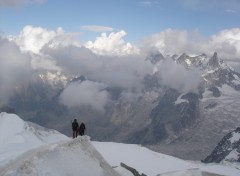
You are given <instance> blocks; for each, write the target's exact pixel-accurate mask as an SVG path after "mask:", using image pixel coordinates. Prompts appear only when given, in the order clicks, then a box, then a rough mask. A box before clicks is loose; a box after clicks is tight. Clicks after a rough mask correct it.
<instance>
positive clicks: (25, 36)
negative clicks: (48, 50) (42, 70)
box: [15, 25, 80, 54]
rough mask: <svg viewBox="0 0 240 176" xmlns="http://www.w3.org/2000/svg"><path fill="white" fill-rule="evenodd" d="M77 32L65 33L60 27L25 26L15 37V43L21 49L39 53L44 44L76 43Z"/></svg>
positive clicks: (53, 45) (52, 45) (66, 44)
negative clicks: (54, 28) (55, 28)
mask: <svg viewBox="0 0 240 176" xmlns="http://www.w3.org/2000/svg"><path fill="white" fill-rule="evenodd" d="M76 36H77V33H65V32H64V31H63V29H62V28H61V27H59V28H58V29H57V30H56V31H52V30H47V29H45V28H42V27H33V26H30V25H28V26H25V27H24V28H23V30H22V31H21V32H20V34H19V36H17V37H16V38H15V41H16V43H17V44H18V45H19V46H20V48H21V50H22V51H25V52H28V51H30V52H32V53H35V54H40V52H41V49H42V47H43V46H44V45H49V46H50V47H57V46H59V45H61V46H68V45H76V46H79V45H80V44H79V42H78V41H77V40H76V39H75V37H76Z"/></svg>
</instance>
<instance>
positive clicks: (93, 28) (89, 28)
mask: <svg viewBox="0 0 240 176" xmlns="http://www.w3.org/2000/svg"><path fill="white" fill-rule="evenodd" d="M81 29H83V30H87V31H93V32H111V31H113V28H111V27H107V26H97V25H86V26H81Z"/></svg>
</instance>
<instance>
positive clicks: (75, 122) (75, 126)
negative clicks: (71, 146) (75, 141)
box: [72, 119, 79, 138]
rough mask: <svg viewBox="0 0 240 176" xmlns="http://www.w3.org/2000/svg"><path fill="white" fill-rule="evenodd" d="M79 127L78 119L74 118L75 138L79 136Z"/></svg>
mask: <svg viewBox="0 0 240 176" xmlns="http://www.w3.org/2000/svg"><path fill="white" fill-rule="evenodd" d="M78 128H79V125H78V122H77V119H74V121H73V122H72V130H73V138H76V137H77V131H78Z"/></svg>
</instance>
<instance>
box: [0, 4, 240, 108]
mask: <svg viewBox="0 0 240 176" xmlns="http://www.w3.org/2000/svg"><path fill="white" fill-rule="evenodd" d="M239 19H240V1H239V0H118V1H117V0H0V53H4V54H1V55H0V63H1V64H0V82H1V83H2V84H1V85H0V100H1V101H0V102H7V101H8V100H9V97H11V96H12V95H13V92H14V89H16V88H17V87H18V85H19V84H20V83H23V84H27V83H28V82H29V81H30V80H31V73H32V71H34V70H37V69H43V70H47V71H49V70H50V71H57V72H64V73H68V74H71V75H84V76H86V77H87V78H88V79H89V81H88V82H85V83H84V84H76V85H71V86H69V87H68V89H66V90H65V92H64V93H63V94H62V101H63V102H65V104H67V105H69V106H73V105H77V106H81V105H83V104H86V103H87V105H89V104H90V105H92V106H94V107H95V108H96V109H98V110H100V111H101V110H102V109H104V105H105V104H107V103H108V102H109V99H110V98H109V97H110V96H109V94H108V92H107V91H106V90H105V88H106V87H118V88H121V89H123V90H125V92H124V93H123V94H122V95H124V96H126V97H136V95H138V94H139V92H141V91H142V89H143V88H144V85H143V79H144V77H145V76H146V75H149V74H153V73H154V70H156V68H154V66H153V65H152V64H151V63H150V62H146V57H147V55H149V53H152V52H156V51H157V52H160V53H162V54H163V55H164V56H172V55H175V54H176V55H181V54H183V53H187V54H189V55H200V54H202V53H205V54H206V55H207V56H208V57H211V56H212V55H213V53H214V52H217V53H218V57H219V58H221V59H223V60H224V61H226V62H227V63H229V64H231V66H232V67H233V68H235V69H236V70H238V71H240V26H239V25H240V22H239ZM157 70H158V71H159V72H160V77H161V79H162V81H164V84H167V85H168V86H170V87H174V88H176V89H179V90H180V91H181V92H182V91H184V92H186V91H193V89H194V88H196V86H197V85H198V82H199V80H200V76H201V75H200V73H195V72H193V73H189V72H186V71H185V70H184V69H183V68H181V67H180V66H176V64H175V63H174V62H171V61H169V62H166V63H165V65H162V66H160V67H159V68H157ZM91 80H95V81H91ZM186 80H187V82H186ZM178 87H179V88H178ZM79 91H80V92H84V93H85V94H84V93H82V94H77V95H78V96H79V97H76V96H75V95H76V94H75V92H79ZM132 93H134V95H132ZM69 97H70V98H69ZM71 97H72V98H71ZM92 97H95V99H94V100H93V99H92ZM79 100H84V101H82V102H80V101H79Z"/></svg>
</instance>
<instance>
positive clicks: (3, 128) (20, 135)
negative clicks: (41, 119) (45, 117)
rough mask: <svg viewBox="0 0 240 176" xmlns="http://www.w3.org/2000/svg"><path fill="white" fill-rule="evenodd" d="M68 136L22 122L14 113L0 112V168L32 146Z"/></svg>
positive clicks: (64, 138)
mask: <svg viewBox="0 0 240 176" xmlns="http://www.w3.org/2000/svg"><path fill="white" fill-rule="evenodd" d="M67 138H68V137H67V136H65V135H63V134H61V133H59V132H57V131H55V130H49V129H46V128H43V127H40V126H38V125H36V124H33V123H27V122H24V121H23V120H22V119H20V118H19V117H18V116H17V115H15V114H7V113H4V112H2V113H0V144H1V145H0V169H1V166H2V165H4V164H7V163H8V162H10V160H11V159H12V158H15V157H16V156H18V155H20V154H21V153H23V152H25V151H28V150H30V149H32V148H36V147H38V146H41V145H44V144H46V143H50V142H56V141H60V140H66V139H67Z"/></svg>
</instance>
